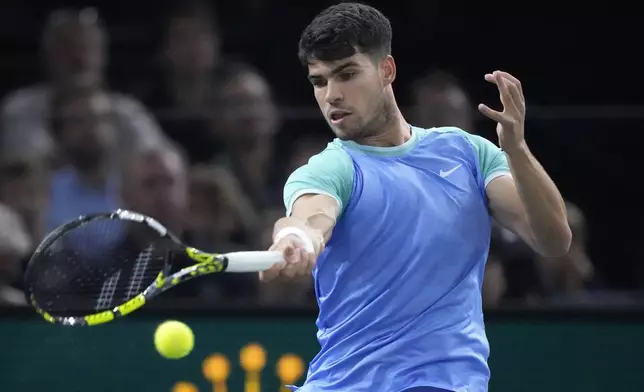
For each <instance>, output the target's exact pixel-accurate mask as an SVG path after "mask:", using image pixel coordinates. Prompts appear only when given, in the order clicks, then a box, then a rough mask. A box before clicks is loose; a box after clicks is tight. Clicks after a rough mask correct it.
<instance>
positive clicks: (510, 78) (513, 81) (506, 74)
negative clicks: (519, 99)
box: [498, 71, 523, 96]
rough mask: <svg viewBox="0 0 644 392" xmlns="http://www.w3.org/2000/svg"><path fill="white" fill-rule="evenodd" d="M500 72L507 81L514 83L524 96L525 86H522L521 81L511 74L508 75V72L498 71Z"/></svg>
mask: <svg viewBox="0 0 644 392" xmlns="http://www.w3.org/2000/svg"><path fill="white" fill-rule="evenodd" d="M498 72H499V73H500V74H501V75H502V76H503V77H504V78H505V79H507V80H509V81H511V82H512V83H514V85H515V86H516V87H517V89H518V90H519V93H520V94H521V95H522V96H523V86H521V81H519V79H517V78H516V77H514V76H512V75H510V74H509V73H507V72H504V71H498Z"/></svg>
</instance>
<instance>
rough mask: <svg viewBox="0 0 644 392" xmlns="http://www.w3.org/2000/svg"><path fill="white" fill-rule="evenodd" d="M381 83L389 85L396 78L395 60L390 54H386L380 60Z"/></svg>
mask: <svg viewBox="0 0 644 392" xmlns="http://www.w3.org/2000/svg"><path fill="white" fill-rule="evenodd" d="M380 67H381V69H382V81H383V84H384V85H385V86H386V85H389V84H392V83H393V82H394V80H396V62H395V61H394V58H393V57H392V56H391V55H387V56H386V57H385V58H384V59H383V60H382V62H381V65H380Z"/></svg>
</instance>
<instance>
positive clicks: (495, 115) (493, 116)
mask: <svg viewBox="0 0 644 392" xmlns="http://www.w3.org/2000/svg"><path fill="white" fill-rule="evenodd" d="M479 112H481V113H482V114H483V115H484V116H485V117H487V118H489V119H490V120H494V121H496V122H498V123H500V122H505V117H504V116H503V113H501V112H497V111H496V110H493V109H490V108H489V107H488V106H487V105H484V104H482V103H481V104H479Z"/></svg>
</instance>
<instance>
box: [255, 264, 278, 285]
mask: <svg viewBox="0 0 644 392" xmlns="http://www.w3.org/2000/svg"><path fill="white" fill-rule="evenodd" d="M281 269H282V265H281V264H275V265H274V266H272V267H271V268H269V269H268V270H266V271H260V272H259V280H261V281H262V282H270V281H271V280H273V279H275V278H276V277H277V276H278V275H279V273H280V271H281Z"/></svg>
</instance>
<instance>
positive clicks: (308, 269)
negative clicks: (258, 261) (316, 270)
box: [259, 234, 323, 282]
mask: <svg viewBox="0 0 644 392" xmlns="http://www.w3.org/2000/svg"><path fill="white" fill-rule="evenodd" d="M322 247H323V245H322V244H314V248H316V249H317V251H316V252H308V251H307V250H306V249H305V246H304V242H303V241H302V240H301V239H300V238H299V237H298V236H296V235H293V234H290V235H287V236H285V237H283V238H281V239H280V240H279V241H278V242H276V243H274V244H273V245H272V246H271V247H270V249H269V250H270V251H277V252H281V253H282V255H283V257H284V261H285V263H282V264H276V265H274V266H273V267H272V268H271V269H269V270H268V271H263V272H260V273H259V279H260V280H261V281H264V282H269V281H271V280H273V279H275V278H287V279H293V278H296V277H298V276H311V273H312V271H313V267H314V266H315V259H316V258H317V255H318V254H319V253H320V252H321V250H322V249H321V248H322Z"/></svg>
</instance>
